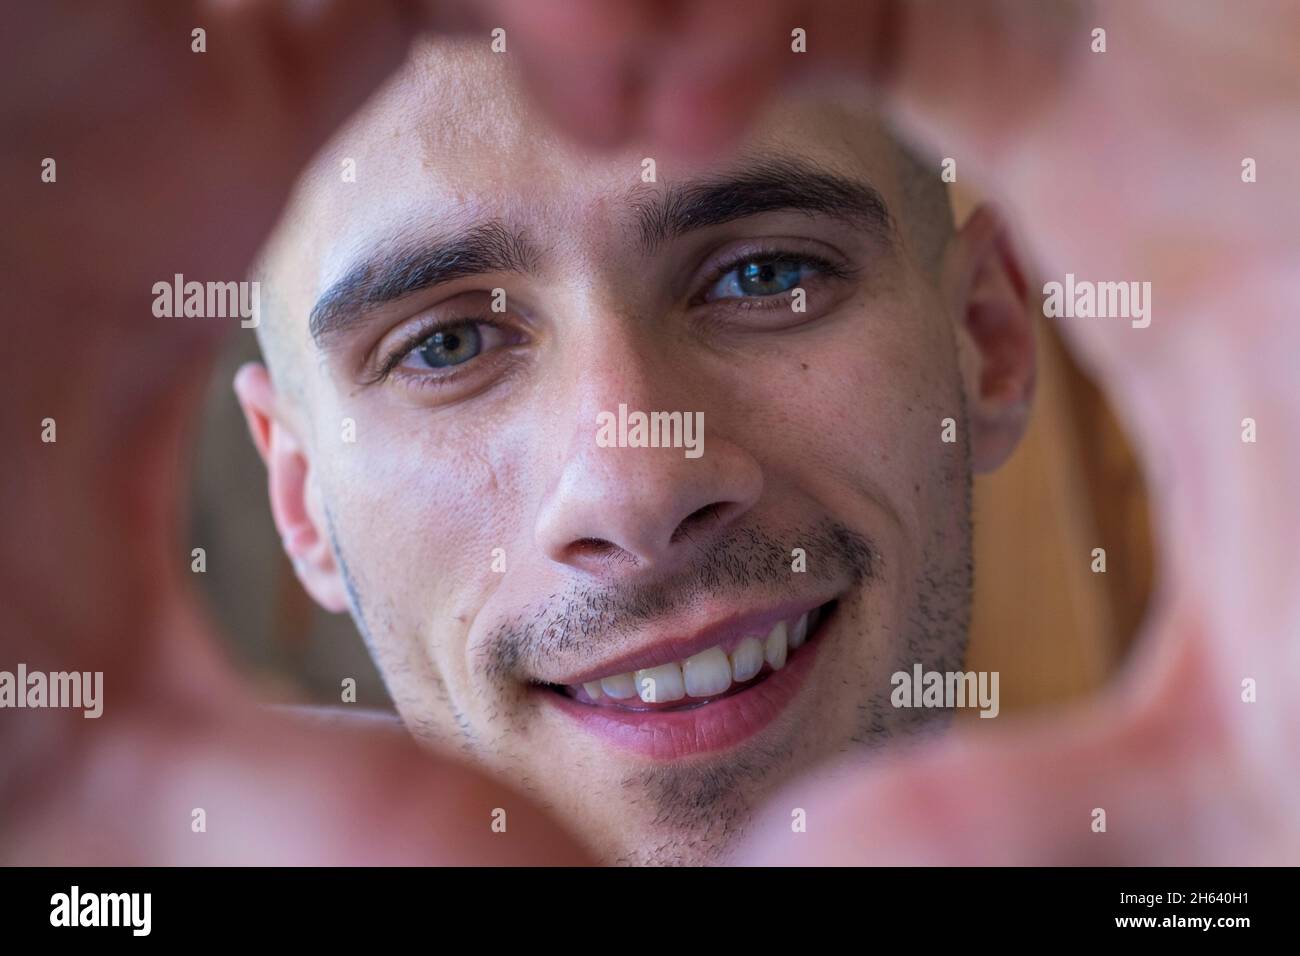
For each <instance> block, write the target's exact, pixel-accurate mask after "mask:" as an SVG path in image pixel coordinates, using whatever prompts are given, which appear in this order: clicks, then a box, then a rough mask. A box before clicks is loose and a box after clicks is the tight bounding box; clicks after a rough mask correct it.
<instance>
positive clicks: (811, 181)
mask: <svg viewBox="0 0 1300 956" xmlns="http://www.w3.org/2000/svg"><path fill="white" fill-rule="evenodd" d="M632 206H633V208H634V209H635V210H636V214H637V218H638V220H639V226H640V231H641V246H642V250H643V251H644V252H645V253H646V254H649V253H652V252H654V250H655V249H656V248H658V246H659V245H661V244H662V243H663V242H665V241H666V240H668V239H675V238H678V237H680V236H682V235H684V234H686V233H688V232H690V231H692V230H695V229H703V228H705V227H706V226H718V225H721V224H723V223H727V222H733V221H735V220H737V219H744V218H746V217H748V216H757V215H759V214H761V213H765V212H781V211H787V210H793V211H796V212H804V213H808V214H809V215H816V214H821V215H826V216H834V217H835V218H837V219H841V220H843V221H846V222H848V223H850V224H851V225H855V226H858V227H861V228H865V229H868V230H870V231H871V232H873V233H874V234H876V235H877V236H879V237H880V238H883V239H886V240H892V239H893V238H894V237H895V236H896V235H897V231H896V229H895V226H894V219H893V217H892V216H891V215H890V213H889V207H888V205H886V203H885V200H884V197H883V196H881V195H880V193H879V192H878V191H877V190H876V189H875V188H874V187H872V186H870V185H868V184H867V183H864V182H859V181H857V180H855V179H850V178H848V177H846V176H841V175H840V174H838V173H834V172H831V171H829V170H827V169H823V168H822V167H820V166H817V165H815V164H813V163H810V162H808V161H806V160H801V159H792V158H784V157H781V158H764V159H759V160H757V161H756V162H754V163H752V164H751V165H748V166H745V167H744V168H742V169H740V170H738V171H737V172H735V173H733V174H730V175H728V176H726V177H723V178H718V179H711V180H704V181H701V182H694V183H682V184H679V185H675V186H669V187H668V188H667V189H666V190H665V191H664V192H662V193H659V194H657V195H654V196H651V197H648V198H642V197H636V198H634V199H633V200H632Z"/></svg>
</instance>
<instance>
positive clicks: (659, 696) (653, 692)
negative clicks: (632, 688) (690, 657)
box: [636, 663, 686, 704]
mask: <svg viewBox="0 0 1300 956" xmlns="http://www.w3.org/2000/svg"><path fill="white" fill-rule="evenodd" d="M636 689H637V693H638V694H640V695H641V699H642V700H643V701H645V702H646V703H647V704H667V703H669V702H671V701H674V700H681V699H682V698H683V697H685V696H686V684H685V682H684V681H683V680H682V668H681V665H680V664H677V663H672V664H661V665H659V666H658V667H647V668H645V669H644V670H639V671H637V672H636Z"/></svg>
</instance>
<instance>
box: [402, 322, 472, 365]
mask: <svg viewBox="0 0 1300 956" xmlns="http://www.w3.org/2000/svg"><path fill="white" fill-rule="evenodd" d="M482 351H483V337H482V335H481V334H480V333H479V329H478V326H477V325H476V324H475V323H473V322H465V323H463V324H461V325H453V326H449V327H448V328H445V329H439V330H438V331H437V332H434V333H433V334H432V335H430V336H429V337H428V338H427V339H425V340H424V341H423V342H421V343H420V344H419V345H417V346H416V347H415V353H416V354H417V355H418V356H419V357H420V358H421V359H422V360H423V361H424V362H425V364H427V365H428V366H429V367H430V368H448V367H450V366H452V365H461V364H463V363H465V362H468V361H469V360H470V359H472V358H474V357H476V356H477V355H478V354H479V353H480V352H482Z"/></svg>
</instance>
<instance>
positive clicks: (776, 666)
mask: <svg viewBox="0 0 1300 956" xmlns="http://www.w3.org/2000/svg"><path fill="white" fill-rule="evenodd" d="M788 650H789V644H788V642H787V640H786V630H785V621H777V622H776V626H775V627H773V628H772V631H771V633H769V634H768V635H767V641H766V642H764V644H763V659H764V660H766V661H767V662H768V663H769V664H771V665H772V670H774V671H779V670H780V669H781V668H782V667H785V655H786V652H787V651H788Z"/></svg>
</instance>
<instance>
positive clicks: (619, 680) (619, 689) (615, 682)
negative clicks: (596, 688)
mask: <svg viewBox="0 0 1300 956" xmlns="http://www.w3.org/2000/svg"><path fill="white" fill-rule="evenodd" d="M600 689H601V690H603V691H604V692H605V693H606V694H608V695H609V696H610V697H613V698H614V699H615V700H627V699H628V698H629V697H635V696H636V680H635V679H634V678H633V677H632V675H631V674H615V675H614V676H613V677H602V678H601V679H600Z"/></svg>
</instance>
